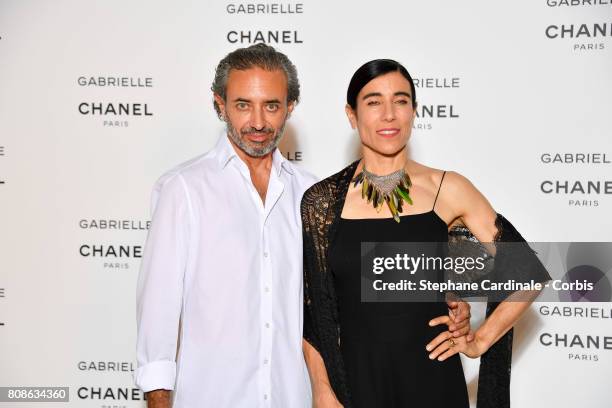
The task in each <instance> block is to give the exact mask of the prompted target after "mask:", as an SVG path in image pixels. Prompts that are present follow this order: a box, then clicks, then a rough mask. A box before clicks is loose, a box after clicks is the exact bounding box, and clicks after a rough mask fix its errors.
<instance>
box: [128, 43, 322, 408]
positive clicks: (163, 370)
mask: <svg viewBox="0 0 612 408" xmlns="http://www.w3.org/2000/svg"><path fill="white" fill-rule="evenodd" d="M212 90H213V93H214V106H215V109H216V111H217V113H218V115H219V117H220V118H221V119H222V120H224V121H225V122H226V124H227V136H222V137H221V138H220V139H219V141H218V142H217V145H216V146H215V147H214V148H213V149H212V150H211V151H210V152H208V153H206V154H204V155H202V156H199V157H197V158H195V159H193V160H191V161H189V162H187V163H184V164H181V165H179V166H178V167H176V168H175V169H173V170H171V171H170V172H168V173H166V174H165V175H163V176H162V177H161V178H160V179H159V180H158V182H157V183H156V186H155V188H154V191H153V198H152V201H153V205H152V210H153V219H152V225H151V229H150V231H149V236H148V239H147V244H146V247H145V252H144V257H143V260H142V268H141V272H140V275H139V279H138V290H137V292H138V293H137V297H138V300H137V319H138V340H137V360H138V368H137V370H136V384H137V385H138V386H139V387H140V388H141V389H142V390H143V391H144V392H145V393H146V396H147V401H148V406H149V407H155V408H158V407H170V406H171V394H170V390H174V395H173V405H172V406H174V407H175V408H183V407H215V408H226V407H227V408H236V407H249V408H250V407H276V408H281V407H282V408H292V407H310V405H311V402H310V399H311V397H310V383H309V378H308V372H307V369H306V366H305V364H304V358H303V354H302V305H303V286H302V230H301V220H300V213H299V207H300V200H301V198H302V195H303V193H304V191H305V190H306V189H307V188H308V187H310V186H311V185H312V184H313V183H314V182H315V181H316V179H315V178H314V177H313V176H311V175H310V174H308V173H306V172H305V171H303V170H302V169H300V168H298V167H296V166H293V165H292V164H291V163H290V162H288V161H287V160H285V159H284V158H283V157H282V155H281V154H280V152H279V151H278V150H277V149H276V147H277V145H278V142H279V141H280V139H281V137H282V135H283V129H284V127H285V122H286V120H287V118H288V117H289V115H290V114H291V112H292V111H293V109H294V107H295V105H296V103H297V102H298V100H299V83H298V79H297V73H296V69H295V67H294V66H293V64H292V63H291V61H289V59H288V58H287V57H286V56H285V55H284V54H282V53H279V52H277V51H276V50H274V48H272V47H270V46H267V45H264V44H257V45H253V46H250V47H248V48H242V49H238V50H236V51H234V52H232V53H230V54H228V55H227V56H226V57H225V58H224V59H223V60H221V62H220V63H219V65H218V66H217V70H216V75H215V80H214V83H213V86H212Z"/></svg>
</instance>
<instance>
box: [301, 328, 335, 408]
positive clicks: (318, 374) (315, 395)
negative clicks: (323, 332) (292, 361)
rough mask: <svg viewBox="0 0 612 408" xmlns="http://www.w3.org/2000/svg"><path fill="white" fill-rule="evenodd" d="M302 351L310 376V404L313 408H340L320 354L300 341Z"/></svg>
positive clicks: (307, 343) (306, 343) (303, 341)
mask: <svg viewBox="0 0 612 408" xmlns="http://www.w3.org/2000/svg"><path fill="white" fill-rule="evenodd" d="M302 350H303V352H304V360H305V361H306V366H307V367H308V374H309V375H310V384H311V385H312V403H313V407H314V408H328V407H329V408H341V407H342V404H340V402H339V401H338V399H337V398H336V394H335V393H334V391H333V389H332V386H331V384H330V383H329V377H328V376H327V370H326V369H325V363H324V362H323V358H322V357H321V354H319V352H318V351H317V349H315V348H314V347H312V345H310V343H309V342H307V341H306V340H303V339H302Z"/></svg>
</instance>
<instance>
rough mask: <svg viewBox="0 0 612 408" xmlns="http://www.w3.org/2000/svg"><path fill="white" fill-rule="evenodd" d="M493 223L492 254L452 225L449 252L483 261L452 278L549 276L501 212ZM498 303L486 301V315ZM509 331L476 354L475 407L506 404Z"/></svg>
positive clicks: (499, 407)
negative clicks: (474, 269) (476, 268)
mask: <svg viewBox="0 0 612 408" xmlns="http://www.w3.org/2000/svg"><path fill="white" fill-rule="evenodd" d="M495 226H496V229H497V233H496V234H495V238H494V242H493V244H494V245H495V256H492V255H490V254H489V252H488V251H487V250H486V248H485V246H484V245H482V244H481V243H480V242H479V241H478V240H477V239H476V238H475V237H474V235H473V234H472V233H471V232H470V230H469V229H467V228H465V227H456V228H453V229H452V230H451V231H450V232H449V248H448V250H449V256H451V257H462V256H463V257H474V256H482V257H483V258H484V259H485V265H486V266H485V268H484V269H483V270H480V271H477V272H473V273H468V274H465V275H463V276H458V275H456V274H455V276H454V278H453V279H454V280H455V281H457V280H460V281H479V280H481V279H483V278H484V277H487V278H490V279H494V280H497V281H502V280H505V279H509V278H512V279H514V280H516V281H519V282H526V281H529V280H531V279H533V280H534V281H535V282H545V281H547V280H550V275H549V274H548V272H547V271H546V269H545V268H544V266H543V265H542V263H541V262H540V260H539V259H538V258H537V256H536V253H535V252H534V251H533V250H532V249H531V248H530V247H529V245H528V244H527V242H526V241H525V239H524V238H523V237H522V236H521V234H520V233H519V232H518V231H517V230H516V229H515V228H514V226H513V225H512V224H511V223H510V222H509V221H508V220H507V219H506V218H505V217H504V216H503V215H501V214H497V217H496V219H495ZM451 274H452V272H451ZM447 276H448V275H447ZM509 294H510V292H507V293H504V294H501V295H500V298H502V299H503V298H505V297H507V296H508V295H509ZM459 295H460V296H462V297H468V296H483V295H484V293H481V292H478V291H476V292H463V293H460V294H459ZM498 300H501V299H498ZM500 303H501V302H499V301H489V302H487V309H486V316H487V317H488V316H490V315H491V313H493V311H494V310H495V309H496V308H497V306H498V305H499V304H500ZM513 334H514V330H513V329H510V330H509V331H508V332H507V333H506V334H505V335H504V336H502V337H501V338H500V339H499V340H498V341H497V342H496V343H495V344H493V346H491V348H489V350H488V351H487V352H486V353H485V354H483V355H482V356H481V358H480V370H479V377H478V397H477V408H509V407H510V373H511V365H512V340H513Z"/></svg>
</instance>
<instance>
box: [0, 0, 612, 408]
mask: <svg viewBox="0 0 612 408" xmlns="http://www.w3.org/2000/svg"><path fill="white" fill-rule="evenodd" d="M582 3H583V2H582V1H577V0H573V1H572V0H565V1H564V0H519V1H512V2H510V1H503V2H502V1H484V0H475V1H470V2H456V1H436V2H421V1H414V0H412V1H391V0H379V1H377V2H371V1H334V2H323V1H318V0H303V1H300V2H294V1H288V2H287V1H280V2H278V3H250V2H226V1H187V0H182V1H177V2H173V3H172V4H170V3H169V2H160V1H156V2H152V1H138V2H136V1H118V0H109V1H104V2H97V1H91V0H90V1H82V0H81V1H78V0H57V1H54V2H44V1H33V0H29V1H25V0H22V1H17V0H0V323H1V325H0V386H47V385H49V386H50V385H53V386H68V387H70V392H71V398H70V401H71V402H70V403H68V404H66V406H70V407H141V406H142V405H143V402H142V398H143V397H142V393H140V392H139V391H138V390H134V388H135V386H134V384H133V380H132V371H133V369H134V368H135V283H136V277H137V273H138V267H139V261H140V258H139V255H140V251H141V247H142V246H143V243H144V240H145V237H146V231H147V223H148V220H149V208H148V204H149V194H150V189H151V187H152V185H153V182H154V181H155V180H156V178H157V177H158V176H159V175H160V174H162V173H163V172H164V171H165V170H167V169H169V168H171V167H173V166H174V165H176V164H177V163H180V162H182V161H185V160H187V159H189V158H191V157H193V156H196V155H198V154H200V153H201V152H204V151H206V150H208V149H209V148H211V147H212V146H213V144H214V142H215V140H216V138H217V137H218V135H219V134H221V133H222V131H223V125H222V124H221V123H220V122H219V120H218V119H217V117H216V115H215V113H214V110H213V107H212V95H211V92H210V90H209V89H210V84H211V82H212V78H213V73H214V68H215V66H216V64H217V62H218V61H219V60H220V59H221V58H222V57H223V56H224V55H225V54H227V53H228V52H229V51H231V50H233V49H235V48H237V47H239V46H246V45H248V42H247V41H245V42H240V41H239V40H240V38H241V33H242V34H244V35H245V36H247V35H248V34H249V33H250V35H251V38H252V39H255V37H256V33H257V32H258V31H261V32H262V33H263V35H264V39H265V40H268V38H267V37H268V32H269V31H272V32H277V31H280V32H281V33H280V34H279V37H280V38H281V39H282V38H283V34H282V32H283V31H286V32H287V33H286V34H284V35H285V38H286V40H287V41H286V42H282V41H279V42H275V41H272V42H270V43H271V44H272V45H274V46H276V47H277V48H279V49H280V50H282V51H283V52H285V53H286V54H287V55H288V56H289V57H290V58H291V59H292V60H293V62H294V63H295V64H296V66H297V68H298V72H299V77H300V81H301V85H302V102H301V103H300V105H298V107H297V108H296V110H295V112H294V114H293V116H292V118H291V119H290V124H289V125H288V134H287V135H286V138H285V140H284V142H283V144H282V149H281V150H282V152H283V153H284V154H285V155H286V156H288V157H289V158H290V159H299V160H296V162H297V163H298V164H299V165H301V166H304V167H305V168H306V169H308V170H310V171H311V172H313V173H315V174H317V175H318V176H320V177H324V176H327V175H329V174H331V173H332V172H335V171H337V170H339V169H340V168H342V167H344V166H345V165H346V164H347V163H349V162H350V161H351V160H352V159H353V158H354V157H355V154H356V138H357V137H356V135H355V134H354V133H353V132H352V131H351V129H350V126H349V125H348V121H347V120H346V117H345V115H344V104H345V95H346V88H347V85H348V81H349V79H350V77H351V75H352V73H353V72H354V71H355V70H356V69H357V68H358V67H359V66H360V65H361V64H363V63H364V62H366V61H368V60H370V59H374V58H393V59H396V60H398V61H400V62H402V63H403V64H404V65H405V66H406V67H407V68H408V70H409V71H410V72H411V74H412V75H413V77H414V78H415V79H418V81H419V83H418V85H419V86H418V88H417V99H418V100H419V103H420V104H421V106H424V107H425V108H426V109H433V110H434V111H437V112H439V114H438V115H433V117H424V116H427V115H422V113H423V112H419V113H421V117H420V118H419V119H418V120H417V122H416V125H415V129H414V131H413V135H412V139H411V142H410V148H411V151H412V154H413V156H414V158H415V159H417V160H419V161H421V162H424V163H425V164H427V165H430V166H434V167H439V168H443V169H449V170H455V171H458V172H460V173H462V174H464V175H465V176H467V177H468V178H469V179H470V180H471V181H472V182H473V183H474V184H475V185H476V186H477V187H478V188H479V189H480V190H481V191H482V192H483V193H484V194H485V195H486V196H487V198H489V200H490V201H491V203H492V204H493V206H494V207H495V208H496V209H497V210H498V211H499V212H501V213H503V214H504V215H506V216H507V217H508V218H509V219H510V220H511V221H512V222H513V223H514V225H515V226H516V227H517V228H518V230H519V231H521V233H522V234H523V235H524V236H525V237H526V238H527V239H528V240H531V241H603V242H610V241H612V232H611V227H612V218H611V217H610V216H609V214H610V210H611V209H612V201H611V200H612V198H611V194H612V184H610V183H612V181H610V180H612V178H611V176H612V172H611V169H612V165H611V163H610V162H611V161H612V141H611V140H610V136H611V135H610V130H611V129H612V115H610V110H611V108H612V102H611V99H610V91H611V90H612V75H610V73H611V72H612V5H611V4H610V2H609V1H608V0H600V1H595V0H594V1H592V2H591V3H596V4H591V5H589V4H582ZM585 3H588V2H585ZM256 4H265V5H268V8H267V9H266V10H265V11H266V12H265V13H256V14H249V13H243V12H241V11H242V10H247V11H248V9H249V7H255V8H257V7H256ZM274 5H275V6H274ZM274 7H276V8H274ZM234 10H236V11H234ZM275 11H276V12H275ZM236 40H238V41H237V42H234V41H236ZM109 77H112V78H120V79H118V80H115V84H116V83H119V84H120V85H122V86H116V85H115V86H108V78H109ZM79 78H83V79H79ZM91 78H93V81H92V80H91ZM99 78H103V79H104V78H106V80H105V81H100V80H99ZM121 78H125V79H121ZM105 82H106V86H101V85H103V84H104V83H105ZM123 85H125V86H123ZM96 104H102V105H101V106H103V109H106V106H107V105H108V104H113V106H114V107H115V109H116V110H118V109H119V108H118V105H119V104H131V105H130V109H131V110H134V111H135V112H130V113H131V114H130V115H125V114H122V115H112V114H110V113H109V114H107V115H102V114H100V112H99V110H98V111H96V110H95V109H92V106H96ZM88 112H89V114H88ZM91 112H94V113H95V114H91ZM134 113H140V115H138V114H134ZM145 113H146V114H145ZM566 153H567V154H570V155H571V156H568V157H570V158H573V159H574V160H573V161H575V158H576V154H587V153H592V154H595V155H596V156H589V157H591V158H594V160H595V161H596V163H575V162H574V163H567V162H566V163H559V162H556V163H547V162H546V157H547V156H546V155H547V154H550V155H552V157H554V155H555V154H561V155H562V156H561V157H563V158H565V154H566ZM597 161H598V162H597ZM546 181H550V182H552V183H544V184H542V183H543V182H546ZM576 181H579V182H581V183H583V184H584V186H585V188H586V184H587V183H588V182H589V181H591V182H595V183H596V182H599V183H600V184H601V189H600V191H599V193H597V192H593V191H591V192H585V193H582V192H580V191H574V192H573V193H572V192H571V190H572V186H573V185H574V183H575V182H576ZM557 182H559V183H561V184H563V183H565V182H567V183H568V185H569V188H568V189H566V190H567V191H564V190H563V189H561V190H560V191H557V190H555V188H554V186H555V183H557ZM606 182H607V183H608V184H607V185H608V188H607V189H606V188H604V187H605V186H604V185H605V183H606ZM550 186H552V190H553V191H552V192H545V191H549V188H550ZM543 190H545V191H543ZM111 221H112V222H111ZM110 227H112V228H110ZM539 306H541V305H534V307H533V308H532V309H531V310H530V311H529V313H528V315H527V317H526V318H525V319H524V320H523V321H522V322H521V324H520V325H519V327H518V328H517V334H516V339H515V354H514V361H513V373H512V399H513V406H514V407H518V408H528V407H573V406H583V407H602V408H603V407H607V406H609V404H610V402H609V395H610V394H609V378H610V374H612V355H611V354H612V350H611V349H610V348H609V347H608V348H606V347H604V344H605V343H604V342H603V340H602V344H601V346H600V348H590V349H586V348H580V347H577V346H572V347H569V342H568V345H567V346H565V345H564V344H563V343H560V344H552V345H547V344H545V343H547V342H546V341H542V340H541V339H542V337H541V336H542V335H543V334H547V333H548V334H552V336H553V337H554V335H555V333H556V334H558V335H567V336H569V337H571V336H574V335H575V334H578V335H581V336H585V335H592V336H601V337H602V338H604V336H607V337H608V338H609V337H610V336H612V333H611V330H610V328H611V327H612V326H611V325H610V322H611V320H610V309H611V304H610V303H607V304H602V305H596V306H597V307H599V308H603V310H604V312H603V314H600V317H589V318H584V317H583V318H581V317H575V316H558V315H557V316H547V315H545V314H544V312H542V311H541V309H540V307H539ZM559 306H564V305H562V304H559ZM577 306H578V307H580V308H582V309H584V308H587V307H590V308H592V307H594V306H593V305H586V304H580V305H577ZM475 308H476V309H477V308H478V305H476V306H475ZM606 310H607V314H606V312H605V311H606ZM546 338H547V339H548V338H550V337H546ZM576 355H580V357H579V358H577V357H576ZM476 364H477V362H476V361H466V364H465V371H466V377H467V380H468V383H469V384H470V390H471V393H472V397H475V395H474V392H475V384H476V375H477V371H476V367H477V365H476ZM124 394H129V396H128V397H127V399H126V398H125V396H124ZM0 406H8V404H5V405H3V403H0ZM20 406H22V407H24V408H25V407H27V406H29V405H28V403H22V404H21V405H20ZM30 406H33V407H34V406H38V404H36V403H31V404H30Z"/></svg>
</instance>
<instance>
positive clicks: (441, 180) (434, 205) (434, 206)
mask: <svg viewBox="0 0 612 408" xmlns="http://www.w3.org/2000/svg"><path fill="white" fill-rule="evenodd" d="M445 175H446V170H444V172H443V173H442V179H440V185H439V186H438V192H437V193H436V198H435V199H434V203H433V207H431V211H433V210H434V208H436V201H438V195H439V194H440V189H441V188H442V182H443V181H444V176H445Z"/></svg>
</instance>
